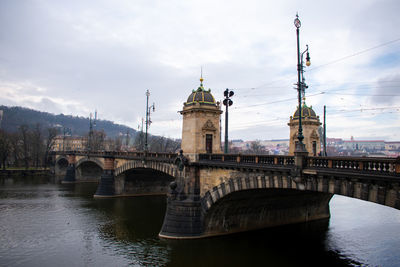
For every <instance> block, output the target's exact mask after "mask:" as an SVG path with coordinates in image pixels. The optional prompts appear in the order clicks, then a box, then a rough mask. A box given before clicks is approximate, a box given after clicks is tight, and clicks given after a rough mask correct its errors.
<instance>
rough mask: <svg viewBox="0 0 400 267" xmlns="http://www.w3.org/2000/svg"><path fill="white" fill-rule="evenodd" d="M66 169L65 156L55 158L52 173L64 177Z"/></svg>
mask: <svg viewBox="0 0 400 267" xmlns="http://www.w3.org/2000/svg"><path fill="white" fill-rule="evenodd" d="M67 167H68V159H67V157H65V156H59V157H57V158H56V161H55V164H54V172H55V174H56V175H58V176H64V175H65V173H66V171H67Z"/></svg>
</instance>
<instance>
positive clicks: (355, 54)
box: [235, 38, 400, 90]
mask: <svg viewBox="0 0 400 267" xmlns="http://www.w3.org/2000/svg"><path fill="white" fill-rule="evenodd" d="M398 41H400V38H397V39H394V40H391V41H388V42H385V43H382V44H379V45H376V46H373V47H370V48H367V49H364V50H361V51H359V52H355V53H353V54H350V55H348V56H345V57H342V58H339V59H336V60H333V61H331V62H327V63H325V64H322V65H319V66H316V67H313V68H311V69H309V70H308V72H310V71H313V70H316V69H319V68H323V67H326V66H329V65H332V64H335V63H337V62H340V61H343V60H346V59H348V58H352V57H355V56H358V55H361V54H364V53H367V52H369V51H372V50H375V49H377V48H380V47H383V46H387V45H390V44H392V43H395V42H398ZM282 80H287V77H285V78H279V79H276V80H274V81H271V82H268V83H264V84H261V85H259V86H251V87H241V88H240V87H239V88H235V89H236V90H246V89H247V90H255V89H258V88H261V87H264V86H266V85H270V84H274V83H276V82H280V81H282ZM388 82H389V81H388ZM314 86H316V85H314Z"/></svg>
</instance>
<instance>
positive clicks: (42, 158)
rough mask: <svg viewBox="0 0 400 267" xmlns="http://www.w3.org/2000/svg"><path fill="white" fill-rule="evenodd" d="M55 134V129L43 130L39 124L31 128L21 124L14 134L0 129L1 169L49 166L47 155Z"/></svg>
mask: <svg viewBox="0 0 400 267" xmlns="http://www.w3.org/2000/svg"><path fill="white" fill-rule="evenodd" d="M57 133H58V130H57V128H53V127H50V128H45V129H44V128H43V127H42V125H41V124H39V123H37V124H35V125H33V126H28V125H27V124H22V125H20V126H19V127H18V130H17V131H15V132H8V131H5V130H3V129H0V166H1V168H3V169H5V168H6V167H24V168H25V169H28V168H30V167H35V168H39V167H44V168H46V167H47V166H48V164H49V161H48V155H49V152H50V150H51V148H52V146H53V144H54V138H55V137H56V136H57Z"/></svg>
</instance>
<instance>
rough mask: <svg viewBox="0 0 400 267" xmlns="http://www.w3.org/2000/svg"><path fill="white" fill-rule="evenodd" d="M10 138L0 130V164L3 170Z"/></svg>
mask: <svg viewBox="0 0 400 267" xmlns="http://www.w3.org/2000/svg"><path fill="white" fill-rule="evenodd" d="M10 147H11V144H10V138H9V136H8V134H7V133H6V132H5V131H3V130H0V164H1V165H2V166H3V170H5V169H6V162H7V158H8V156H9V154H10Z"/></svg>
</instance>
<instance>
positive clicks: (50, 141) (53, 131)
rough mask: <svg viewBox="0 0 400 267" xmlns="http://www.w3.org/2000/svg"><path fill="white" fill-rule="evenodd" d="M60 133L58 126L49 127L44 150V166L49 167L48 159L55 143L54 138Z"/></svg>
mask: <svg viewBox="0 0 400 267" xmlns="http://www.w3.org/2000/svg"><path fill="white" fill-rule="evenodd" d="M57 134H58V130H57V128H47V138H46V145H45V152H44V159H43V162H44V167H45V168H47V161H48V156H49V152H50V150H51V148H52V147H53V145H54V139H55V137H56V136H57Z"/></svg>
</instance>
